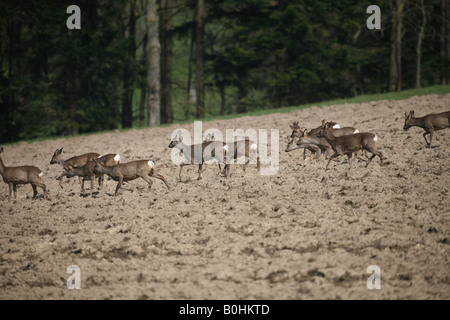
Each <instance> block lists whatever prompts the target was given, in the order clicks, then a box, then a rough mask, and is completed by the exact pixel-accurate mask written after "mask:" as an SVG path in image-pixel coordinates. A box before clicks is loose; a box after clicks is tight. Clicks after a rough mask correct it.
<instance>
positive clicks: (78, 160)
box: [50, 148, 100, 188]
mask: <svg viewBox="0 0 450 320" xmlns="http://www.w3.org/2000/svg"><path fill="white" fill-rule="evenodd" d="M62 151H63V148H61V149H56V151H55V152H54V153H53V157H52V159H51V160H50V164H55V163H58V164H60V165H61V166H62V167H63V168H64V172H63V173H62V174H61V175H60V176H59V177H58V178H56V179H60V180H59V186H60V187H61V188H62V187H63V186H62V177H67V178H69V177H68V174H67V169H68V168H69V167H82V166H84V165H85V164H86V163H87V162H88V161H89V160H92V159H95V158H98V157H100V154H98V153H93V152H91V153H85V154H82V155H79V156H75V157H72V158H69V159H67V160H64V159H63V158H62V156H61V153H62ZM72 176H73V175H72ZM81 179H82V178H81V177H79V182H80V183H81Z"/></svg>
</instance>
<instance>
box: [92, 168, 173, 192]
mask: <svg viewBox="0 0 450 320" xmlns="http://www.w3.org/2000/svg"><path fill="white" fill-rule="evenodd" d="M93 161H94V164H95V165H94V173H95V174H106V175H108V176H109V177H111V179H113V180H114V181H118V184H117V187H116V192H115V193H114V197H115V196H116V195H117V192H118V191H119V189H120V188H122V189H125V190H128V191H132V190H131V189H128V188H125V187H123V186H122V184H123V183H124V182H126V181H132V180H135V179H137V178H142V179H144V180H145V181H146V182H147V183H148V190H150V189H151V187H152V184H153V181H152V180H151V179H150V177H152V178H156V179H159V180H162V181H163V182H164V184H165V185H166V187H167V189H169V190H170V186H169V184H168V183H167V181H166V179H165V178H164V177H163V176H162V175H160V174H157V173H156V170H155V164H154V163H153V161H151V160H136V161H131V162H126V163H119V164H116V165H114V166H111V167H107V166H105V165H103V164H102V163H101V161H100V160H99V159H94V160H93Z"/></svg>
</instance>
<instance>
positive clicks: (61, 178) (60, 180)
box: [56, 172, 68, 189]
mask: <svg viewBox="0 0 450 320" xmlns="http://www.w3.org/2000/svg"><path fill="white" fill-rule="evenodd" d="M63 177H67V172H64V173H63V174H61V175H60V176H59V177H58V178H56V179H59V186H60V187H61V189H63V186H62V180H63ZM67 179H68V178H67Z"/></svg>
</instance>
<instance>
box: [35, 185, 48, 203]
mask: <svg viewBox="0 0 450 320" xmlns="http://www.w3.org/2000/svg"><path fill="white" fill-rule="evenodd" d="M34 185H35V186H36V187H39V188H42V192H43V193H44V199H47V197H46V196H45V190H46V189H47V186H46V185H45V184H43V183H42V182H40V181H36V182H34Z"/></svg>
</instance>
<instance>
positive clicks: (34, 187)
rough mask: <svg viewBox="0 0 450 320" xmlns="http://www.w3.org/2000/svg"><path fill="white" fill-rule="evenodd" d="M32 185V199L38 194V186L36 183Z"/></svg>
mask: <svg viewBox="0 0 450 320" xmlns="http://www.w3.org/2000/svg"><path fill="white" fill-rule="evenodd" d="M31 187H32V188H33V198H31V199H35V198H36V196H37V188H36V186H35V185H34V184H32V185H31Z"/></svg>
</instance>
